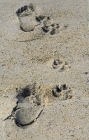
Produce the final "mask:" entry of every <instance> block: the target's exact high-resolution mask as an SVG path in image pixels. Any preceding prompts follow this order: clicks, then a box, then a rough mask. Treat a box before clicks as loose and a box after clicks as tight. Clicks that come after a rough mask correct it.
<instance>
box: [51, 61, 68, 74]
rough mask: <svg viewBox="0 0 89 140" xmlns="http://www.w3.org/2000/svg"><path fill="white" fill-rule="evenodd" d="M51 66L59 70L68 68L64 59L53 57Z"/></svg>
mask: <svg viewBox="0 0 89 140" xmlns="http://www.w3.org/2000/svg"><path fill="white" fill-rule="evenodd" d="M52 67H53V69H58V70H59V71H60V72H63V71H64V70H69V68H70V65H69V64H68V62H66V61H64V60H61V59H54V61H53V64H52Z"/></svg>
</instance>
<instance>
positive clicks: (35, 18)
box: [16, 3, 60, 35]
mask: <svg viewBox="0 0 89 140" xmlns="http://www.w3.org/2000/svg"><path fill="white" fill-rule="evenodd" d="M41 13H42V12H41V9H40V8H38V7H37V6H35V5H34V4H32V3H31V4H29V5H26V6H23V7H21V8H20V9H18V10H17V12H16V14H17V16H18V18H19V22H20V28H21V30H22V31H24V32H31V31H34V30H35V29H36V28H38V30H40V31H41V34H42V35H45V34H50V35H54V34H58V33H59V28H60V26H59V23H56V22H54V21H53V20H52V19H51V18H50V16H45V15H42V14H41ZM36 32H37V30H36ZM38 32H39V31H38Z"/></svg>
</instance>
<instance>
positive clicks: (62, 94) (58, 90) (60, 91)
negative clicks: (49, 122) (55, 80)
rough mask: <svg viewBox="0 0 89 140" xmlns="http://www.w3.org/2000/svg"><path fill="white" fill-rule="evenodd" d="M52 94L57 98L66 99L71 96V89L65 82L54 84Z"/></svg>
mask: <svg viewBox="0 0 89 140" xmlns="http://www.w3.org/2000/svg"><path fill="white" fill-rule="evenodd" d="M52 93H53V96H54V97H58V98H59V100H67V99H71V98H72V97H73V90H72V89H71V88H69V87H68V86H67V85H66V84H63V85H56V86H55V87H54V88H53V90H52Z"/></svg>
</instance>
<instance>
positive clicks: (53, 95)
mask: <svg viewBox="0 0 89 140" xmlns="http://www.w3.org/2000/svg"><path fill="white" fill-rule="evenodd" d="M16 91H17V93H18V94H17V96H16V98H17V100H18V101H17V105H16V106H15V107H14V108H13V111H12V112H11V115H10V116H9V117H7V118H6V119H12V120H14V122H15V124H16V125H17V126H19V127H21V128H26V127H27V126H28V125H31V124H32V123H34V122H35V121H36V120H37V119H38V118H39V117H40V115H41V113H42V111H43V110H44V108H45V107H46V106H47V105H50V104H51V103H53V102H54V100H60V101H61V100H67V99H71V98H72V97H73V90H72V89H71V88H69V87H68V86H67V85H66V84H62V85H60V86H59V85H56V86H52V85H50V86H42V85H37V84H36V83H33V84H31V85H28V86H26V87H25V88H22V89H16ZM6 119H5V120H6Z"/></svg>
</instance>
